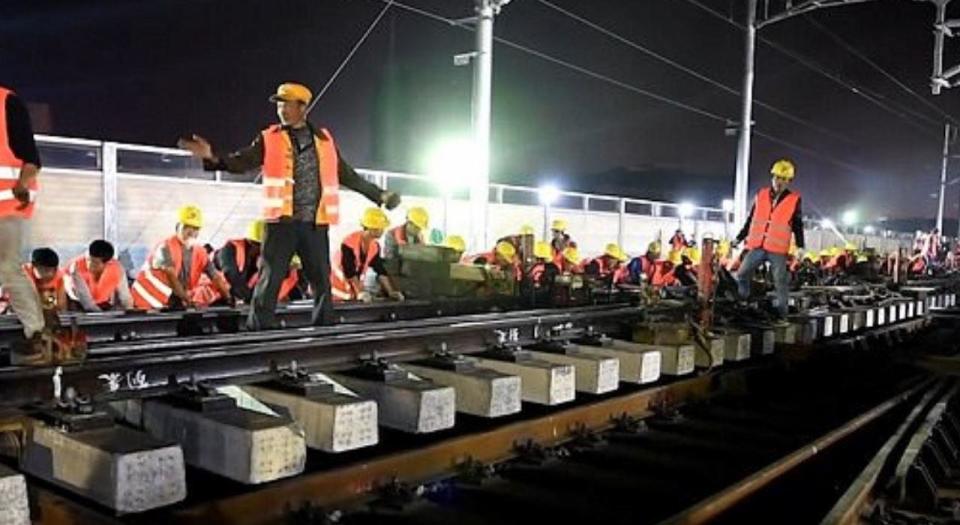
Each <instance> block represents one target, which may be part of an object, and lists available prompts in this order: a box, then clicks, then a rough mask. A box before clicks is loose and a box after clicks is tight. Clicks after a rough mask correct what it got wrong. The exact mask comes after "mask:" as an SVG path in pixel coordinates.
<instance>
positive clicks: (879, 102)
mask: <svg viewBox="0 0 960 525" xmlns="http://www.w3.org/2000/svg"><path fill="white" fill-rule="evenodd" d="M685 1H686V2H687V3H689V4H691V5H693V6H695V7H697V8H699V9H700V10H702V11H704V12H705V13H707V14H709V15H711V16H713V17H714V18H717V19H719V20H722V21H723V22H726V23H727V24H730V25H732V26H733V27H736V28H737V29H740V30H741V31H743V30H746V27H745V26H744V25H743V24H741V23H739V22H737V21H735V20H732V19H731V18H729V17H727V16H726V15H724V14H723V13H721V12H719V11H717V10H716V9H713V8H712V7H710V6H707V5H705V4H704V3H703V2H701V1H700V0H685ZM758 40H759V41H760V42H762V43H763V44H765V45H767V46H768V47H770V48H772V49H774V50H776V51H778V52H779V53H781V54H782V55H785V56H787V57H789V58H791V59H793V60H794V61H796V62H797V63H798V64H800V65H802V66H804V67H806V68H807V69H809V70H811V71H813V72H815V73H817V74H819V75H821V76H823V77H825V78H827V79H829V80H831V81H833V82H834V83H836V84H838V85H840V86H841V87H843V88H844V89H847V90H848V91H850V92H851V93H853V94H855V95H857V96H859V97H862V98H863V99H864V100H867V101H868V102H870V103H871V104H873V105H875V106H877V107H879V108H881V109H883V110H884V111H886V112H888V113H890V114H892V115H894V116H896V117H897V118H899V119H901V120H903V121H904V122H905V123H906V124H909V125H910V126H912V127H914V128H915V129H917V130H918V131H921V132H922V133H924V134H925V135H928V136H930V137H936V138H939V133H936V132H934V131H932V130H931V129H930V128H928V127H926V126H924V125H922V124H920V123H918V122H916V121H914V120H913V119H911V118H910V117H909V116H908V115H909V114H913V115H914V116H915V117H916V118H919V119H921V120H924V121H928V119H929V117H928V116H926V115H923V114H918V113H916V111H915V110H913V109H910V108H904V107H902V106H901V107H897V108H894V107H893V102H892V101H890V100H889V99H887V98H886V97H884V96H883V95H881V94H879V93H876V92H873V91H872V90H870V89H867V88H865V87H862V86H858V85H856V84H853V83H852V82H850V81H848V80H845V79H843V78H841V77H840V76H839V75H837V74H835V73H831V72H829V71H827V70H826V69H824V68H823V67H821V66H820V65H818V64H817V63H815V62H813V61H812V60H810V59H808V58H806V57H804V56H802V55H800V54H798V53H796V52H794V51H791V50H790V49H788V48H786V47H784V46H782V45H780V44H778V43H777V42H774V41H773V40H770V39H769V38H766V37H763V36H758ZM932 123H935V124H937V125H938V126H939V125H940V123H938V122H932Z"/></svg>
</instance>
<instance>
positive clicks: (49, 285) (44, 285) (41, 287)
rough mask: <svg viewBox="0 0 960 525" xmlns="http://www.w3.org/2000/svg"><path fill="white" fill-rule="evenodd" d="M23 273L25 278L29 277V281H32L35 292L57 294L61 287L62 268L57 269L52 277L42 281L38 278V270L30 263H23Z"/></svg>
mask: <svg viewBox="0 0 960 525" xmlns="http://www.w3.org/2000/svg"><path fill="white" fill-rule="evenodd" d="M22 268H23V273H24V274H26V276H27V279H30V282H31V283H33V287H34V288H36V289H37V293H38V294H40V295H43V294H44V293H55V294H59V293H60V290H62V289H63V270H59V269H58V270H57V274H56V275H55V276H54V277H53V279H51V280H49V281H47V282H43V281H41V280H40V272H38V271H37V269H36V268H34V267H33V264H31V263H23V266H22Z"/></svg>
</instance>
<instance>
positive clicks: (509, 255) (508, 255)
mask: <svg viewBox="0 0 960 525" xmlns="http://www.w3.org/2000/svg"><path fill="white" fill-rule="evenodd" d="M493 251H495V252H496V253H497V255H499V256H500V257H503V258H504V259H511V260H512V259H513V258H514V256H515V255H517V249H516V248H514V246H513V245H512V244H510V243H509V242H507V241H500V242H498V243H497V246H496V247H495V248H494V249H493Z"/></svg>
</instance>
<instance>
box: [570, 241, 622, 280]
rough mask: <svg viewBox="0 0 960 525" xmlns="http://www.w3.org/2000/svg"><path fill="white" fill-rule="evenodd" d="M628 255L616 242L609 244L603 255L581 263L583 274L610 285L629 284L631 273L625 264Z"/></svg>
mask: <svg viewBox="0 0 960 525" xmlns="http://www.w3.org/2000/svg"><path fill="white" fill-rule="evenodd" d="M627 259H628V257H627V254H626V253H624V251H623V250H622V249H621V248H620V245H618V244H617V243H615V242H612V243H609V244H607V246H606V247H605V248H604V250H603V254H602V255H600V256H599V257H594V258H593V259H587V260H586V261H583V262H582V263H581V266H582V267H583V273H584V275H586V276H587V277H592V278H594V279H597V280H600V281H604V282H605V283H606V284H609V285H613V286H615V285H617V284H620V283H625V282H627V280H628V278H629V273H630V272H629V271H628V270H627V267H626V265H624V264H623V263H625V262H626V261H627Z"/></svg>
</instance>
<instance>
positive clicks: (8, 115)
mask: <svg viewBox="0 0 960 525" xmlns="http://www.w3.org/2000/svg"><path fill="white" fill-rule="evenodd" d="M39 173H40V153H39V151H38V150H37V145H36V143H35V142H34V139H33V129H32V126H31V125H30V116H29V114H28V113H27V108H26V106H25V105H24V104H23V102H22V101H21V100H20V98H19V97H18V96H17V95H16V94H15V93H14V92H13V91H12V90H10V89H7V88H5V87H2V86H0V286H3V288H4V291H5V292H6V294H7V296H8V298H9V302H10V305H11V307H12V309H13V311H14V313H15V314H16V315H17V318H19V319H20V324H22V325H23V335H24V336H25V337H26V339H27V344H26V345H25V346H23V347H20V345H14V346H15V347H16V348H15V349H14V351H13V352H12V354H11V361H12V362H13V364H23V365H30V364H39V365H42V364H45V361H48V360H49V359H48V358H47V357H46V356H49V355H50V352H49V351H48V350H49V349H50V345H51V342H52V335H51V332H50V330H44V327H45V323H44V320H43V311H42V310H41V307H40V302H39V301H38V300H37V293H36V291H35V289H34V287H33V286H32V285H31V282H30V279H29V278H27V276H26V275H24V274H23V270H22V268H21V265H20V263H21V261H22V259H21V256H20V249H21V245H22V242H23V240H24V237H25V235H26V233H25V231H26V226H27V221H28V220H30V218H31V217H32V216H33V211H34V206H35V204H34V201H35V198H36V195H37V192H38V191H39V184H38V178H39V177H38V175H39Z"/></svg>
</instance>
